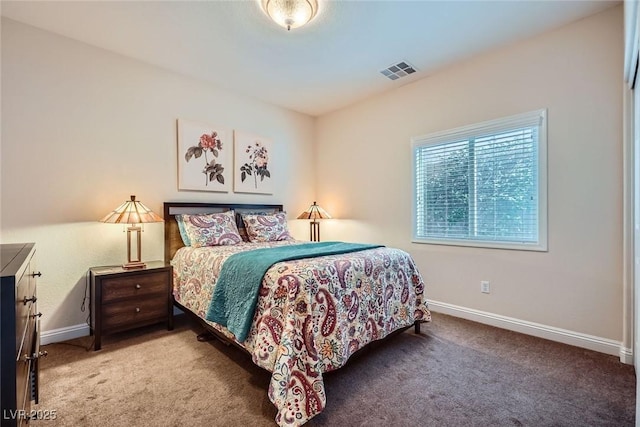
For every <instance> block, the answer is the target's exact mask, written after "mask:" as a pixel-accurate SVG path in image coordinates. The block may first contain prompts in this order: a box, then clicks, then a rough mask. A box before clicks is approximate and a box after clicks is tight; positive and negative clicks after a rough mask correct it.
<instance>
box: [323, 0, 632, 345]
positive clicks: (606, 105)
mask: <svg viewBox="0 0 640 427" xmlns="http://www.w3.org/2000/svg"><path fill="white" fill-rule="evenodd" d="M622 18H623V16H622V7H621V6H619V7H615V8H613V9H609V10H607V11H605V12H603V13H600V14H598V15H595V16H592V17H590V18H587V19H584V20H581V21H578V22H576V23H574V24H571V25H569V26H566V27H563V28H561V29H558V30H556V31H552V32H549V33H546V34H544V35H541V36H538V37H535V38H533V39H530V40H527V41H525V42H521V43H517V44H513V45H510V46H507V47H504V48H502V49H499V50H496V51H494V52H492V53H489V54H485V55H482V56H480V57H477V58H474V59H471V60H469V61H467V62H465V63H462V64H458V65H455V66H452V67H450V68H447V69H445V70H442V71H440V72H438V73H435V74H433V75H431V76H429V77H427V78H426V79H423V80H420V81H418V82H415V83H412V84H408V85H406V86H402V87H400V88H397V89H395V90H392V91H391V92H388V93H386V94H384V95H381V96H378V97H375V98H371V99H369V100H367V101H365V102H360V103H358V104H356V105H354V106H352V107H349V108H346V109H343V110H341V111H338V112H335V113H332V114H328V115H326V116H323V117H321V118H320V119H319V120H318V124H317V136H316V154H317V163H316V164H317V174H318V180H317V195H318V197H317V199H318V203H320V204H321V205H322V206H323V207H325V208H326V209H327V210H328V211H329V212H330V213H332V214H333V215H334V216H335V217H337V218H342V220H331V221H328V222H326V223H324V224H323V234H324V237H325V238H327V239H331V238H342V239H345V240H366V241H377V242H383V243H385V244H387V245H392V246H398V247H401V248H404V249H407V250H408V251H409V252H410V253H411V254H412V255H413V257H414V258H415V260H416V261H417V263H418V265H419V267H420V269H421V271H422V273H423V275H424V277H425V280H426V282H427V293H428V296H429V297H430V298H431V299H433V300H436V301H441V302H445V303H449V304H455V305H458V306H462V307H467V308H471V309H475V310H481V311H486V312H490V313H495V314H499V315H502V316H508V317H513V318H516V319H521V320H524V321H529V322H536V323H540V324H543V325H548V326H552V327H557V328H563V329H567V330H570V331H575V332H580V333H585V334H590V335H594V336H597V337H601V338H606V339H611V340H617V341H621V340H622V289H623V288H622V68H623V33H622V29H623V19H622ZM407 59H409V60H410V59H411V58H407ZM539 108H547V109H548V152H549V153H548V182H549V185H548V188H549V191H548V193H549V197H548V204H549V211H548V218H549V233H548V235H549V251H548V252H547V253H539V252H525V251H511V250H497V249H479V248H464V247H453V246H437V245H420V244H412V243H410V241H411V210H412V208H411V203H412V202H411V196H412V194H411V191H412V176H411V149H410V143H409V139H410V138H411V137H412V136H416V135H423V134H428V133H430V132H435V131H441V130H446V129H450V128H455V127H458V126H463V125H467V124H473V123H478V122H482V121H486V120H490V119H495V118H500V117H505V116H510V115H513V114H517V113H522V112H527V111H532V110H535V109H539ZM481 280H489V281H491V289H492V293H491V294H489V295H485V294H481V293H480V281H481Z"/></svg>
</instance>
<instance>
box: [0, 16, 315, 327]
mask: <svg viewBox="0 0 640 427" xmlns="http://www.w3.org/2000/svg"><path fill="white" fill-rule="evenodd" d="M212 72H215V70H212ZM177 118H185V119H192V120H197V121H201V122H205V123H211V124H213V125H217V126H226V127H227V128H229V129H239V130H245V131H248V132H252V133H256V134H259V135H262V136H265V137H269V138H271V139H272V140H273V142H274V144H275V150H276V153H275V155H273V156H272V159H277V161H279V162H280V164H279V166H278V168H279V169H278V172H279V174H276V173H273V171H272V173H273V179H274V180H275V188H276V190H275V193H274V194H273V195H271V196H265V195H261V196H251V195H241V194H234V193H228V194H223V193H204V192H179V191H178V190H177V178H176V177H177V170H176V168H177V160H176V155H177V148H176V119H177ZM313 139H314V119H313V118H311V117H308V116H305V115H301V114H297V113H294V112H291V111H288V110H285V109H282V108H278V107H274V106H271V105H268V104H265V103H262V102H259V101H256V100H252V99H250V98H246V97H241V96H237V95H234V94H232V93H229V92H227V91H225V90H222V89H220V88H215V87H212V86H210V85H208V84H205V83H202V82H199V81H195V80H193V79H189V78H186V77H183V76H180V75H176V74H173V73H170V72H168V71H164V70H162V69H159V68H156V67H153V66H150V65H146V64H143V63H141V62H138V61H134V60H131V59H128V58H126V57H123V56H120V55H116V54H113V53H110V52H108V51H105V50H101V49H97V48H94V47H91V46H89V45H86V44H82V43H78V42H75V41H72V40H70V39H67V38H63V37H59V36H56V35H54V34H52V33H48V32H45V31H41V30H38V29H35V28H33V27H29V26H25V25H23V24H19V23H17V22H15V21H11V20H7V19H4V18H3V19H2V147H1V148H2V151H1V155H2V159H1V162H2V163H1V168H2V170H1V178H2V182H1V196H2V197H1V201H2V206H1V214H2V216H1V227H0V240H1V241H2V243H10V242H24V241H31V242H36V244H37V256H38V263H39V269H40V270H41V271H42V273H43V276H42V278H41V280H40V282H39V283H40V288H39V294H40V295H39V296H40V298H39V302H40V306H39V309H40V311H42V312H43V313H44V316H43V318H42V322H43V330H45V331H47V330H52V329H57V328H62V327H68V326H74V325H78V324H82V323H83V322H84V321H85V318H86V315H87V314H86V313H82V312H81V311H80V306H81V303H82V298H83V294H84V287H85V274H86V272H87V269H88V268H89V267H91V266H96V265H112V264H118V263H122V262H123V261H124V260H125V258H126V249H125V242H126V238H125V236H126V235H125V234H124V233H123V232H122V230H123V229H122V227H120V226H117V225H111V224H102V223H99V222H97V220H98V219H99V218H101V217H102V216H104V215H105V214H106V213H108V212H109V211H110V210H112V209H113V208H115V207H116V206H117V205H118V204H120V203H122V202H123V201H125V200H126V199H128V197H129V195H130V194H135V195H137V196H138V199H139V200H141V201H143V202H144V203H145V204H147V205H148V206H149V207H150V208H151V209H153V210H154V211H155V212H156V213H160V214H161V213H162V202H163V201H211V202H226V201H236V202H259V203H283V204H284V205H285V207H286V208H287V209H288V210H289V211H290V212H291V213H292V218H294V217H295V216H294V215H293V214H295V213H297V212H301V211H302V210H304V209H305V208H306V207H308V204H309V203H310V201H311V200H312V197H313V191H314V182H313V175H314V171H313V157H312V146H313ZM305 226H306V223H304V224H303V223H301V221H297V222H296V221H293V222H292V227H293V229H294V233H295V234H296V236H297V237H300V238H305V237H306V231H307V229H306V227H305ZM296 227H297V228H296ZM298 229H299V231H297V230H298ZM162 238H163V226H162V224H149V225H147V226H146V227H145V233H144V235H143V250H142V253H143V258H144V259H146V260H151V259H162V258H163V241H162Z"/></svg>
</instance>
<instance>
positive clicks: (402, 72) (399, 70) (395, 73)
mask: <svg viewBox="0 0 640 427" xmlns="http://www.w3.org/2000/svg"><path fill="white" fill-rule="evenodd" d="M380 72H381V73H382V74H383V75H385V76H386V77H388V78H390V79H391V80H398V79H399V78H400V77H405V76H408V75H409V74H413V73H415V72H416V67H414V66H413V65H411V64H409V63H408V62H407V61H402V62H398V63H397V64H393V65H390V66H389V67H387V68H385V69H384V70H380Z"/></svg>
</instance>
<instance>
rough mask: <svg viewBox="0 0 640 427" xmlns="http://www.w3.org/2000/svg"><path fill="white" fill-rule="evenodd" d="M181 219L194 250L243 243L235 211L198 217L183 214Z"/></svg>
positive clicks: (199, 215)
mask: <svg viewBox="0 0 640 427" xmlns="http://www.w3.org/2000/svg"><path fill="white" fill-rule="evenodd" d="M180 219H181V220H182V222H183V225H184V230H185V234H186V237H187V238H188V240H189V242H190V243H191V246H193V247H194V248H199V247H202V246H222V245H235V244H238V243H240V242H242V238H241V237H240V233H238V227H237V226H236V215H235V213H234V212H233V211H227V212H221V213H211V214H196V215H191V214H182V215H180ZM183 240H184V238H183ZM185 244H186V242H185Z"/></svg>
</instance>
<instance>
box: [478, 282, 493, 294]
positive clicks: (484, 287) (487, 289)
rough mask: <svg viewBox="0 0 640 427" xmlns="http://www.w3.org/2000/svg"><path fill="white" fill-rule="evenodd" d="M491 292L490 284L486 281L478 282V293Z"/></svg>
mask: <svg viewBox="0 0 640 427" xmlns="http://www.w3.org/2000/svg"><path fill="white" fill-rule="evenodd" d="M490 291H491V284H490V283H489V282H488V281H487V280H483V281H481V282H480V292H482V293H483V294H488V293H489V292H490Z"/></svg>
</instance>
